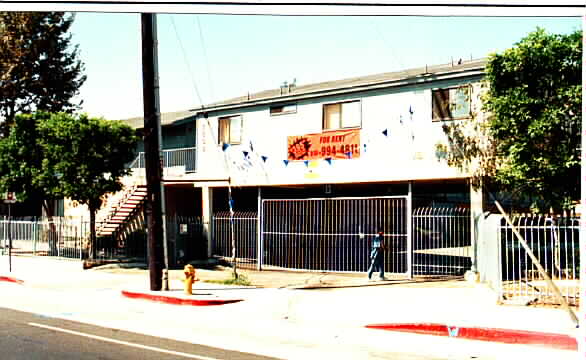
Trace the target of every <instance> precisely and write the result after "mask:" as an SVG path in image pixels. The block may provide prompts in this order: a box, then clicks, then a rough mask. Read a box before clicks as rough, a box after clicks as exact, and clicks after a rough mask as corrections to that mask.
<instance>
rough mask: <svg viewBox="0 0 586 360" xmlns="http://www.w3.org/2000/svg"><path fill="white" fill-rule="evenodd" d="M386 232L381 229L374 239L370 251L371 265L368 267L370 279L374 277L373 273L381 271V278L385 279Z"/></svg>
mask: <svg viewBox="0 0 586 360" xmlns="http://www.w3.org/2000/svg"><path fill="white" fill-rule="evenodd" d="M384 235H385V234H384V232H383V231H382V230H379V231H378V233H377V234H376V236H375V237H374V239H373V240H372V245H371V251H370V267H369V268H368V279H369V280H371V279H372V273H373V272H375V271H378V272H379V280H386V279H385V252H384V250H385V240H384Z"/></svg>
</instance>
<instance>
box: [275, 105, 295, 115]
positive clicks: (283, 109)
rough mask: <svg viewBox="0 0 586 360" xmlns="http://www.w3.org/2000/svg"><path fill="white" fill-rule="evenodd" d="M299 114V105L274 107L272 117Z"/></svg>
mask: <svg viewBox="0 0 586 360" xmlns="http://www.w3.org/2000/svg"><path fill="white" fill-rule="evenodd" d="M296 112H297V104H286V105H274V106H271V109H270V113H271V116H275V115H285V114H293V113H296Z"/></svg>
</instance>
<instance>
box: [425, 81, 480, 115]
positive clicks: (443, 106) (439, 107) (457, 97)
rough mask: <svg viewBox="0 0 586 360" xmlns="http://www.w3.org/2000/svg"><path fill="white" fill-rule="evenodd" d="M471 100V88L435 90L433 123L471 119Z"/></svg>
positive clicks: (433, 95) (433, 94) (433, 93)
mask: <svg viewBox="0 0 586 360" xmlns="http://www.w3.org/2000/svg"><path fill="white" fill-rule="evenodd" d="M470 98H471V96H470V86H460V87H455V88H448V89H436V90H433V91H432V107H433V121H439V120H454V119H465V118H468V117H470Z"/></svg>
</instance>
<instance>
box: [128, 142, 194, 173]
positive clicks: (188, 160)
mask: <svg viewBox="0 0 586 360" xmlns="http://www.w3.org/2000/svg"><path fill="white" fill-rule="evenodd" d="M162 152H163V168H170V167H175V166H185V172H195V171H196V169H197V168H196V151H195V147H190V148H181V149H172V150H163V151H162ZM128 167H129V168H131V169H143V168H144V167H145V158H144V152H140V153H138V156H137V157H136V159H134V161H132V162H131V163H130V165H129V166H128Z"/></svg>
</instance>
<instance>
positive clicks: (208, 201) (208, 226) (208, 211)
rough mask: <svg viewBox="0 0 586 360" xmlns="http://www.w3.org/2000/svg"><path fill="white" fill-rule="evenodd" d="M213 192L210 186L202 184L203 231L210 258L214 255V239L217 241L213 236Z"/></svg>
mask: <svg viewBox="0 0 586 360" xmlns="http://www.w3.org/2000/svg"><path fill="white" fill-rule="evenodd" d="M212 192H213V189H210V187H209V186H202V187H201V207H202V209H201V218H202V232H203V238H204V239H205V240H206V242H207V257H208V259H209V258H211V257H212V249H213V244H212V241H215V239H213V236H212V233H213V232H212V226H213V222H212V221H211V219H212V209H213V204H212V199H213V197H212Z"/></svg>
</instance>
